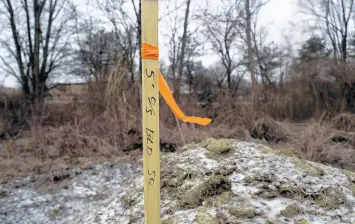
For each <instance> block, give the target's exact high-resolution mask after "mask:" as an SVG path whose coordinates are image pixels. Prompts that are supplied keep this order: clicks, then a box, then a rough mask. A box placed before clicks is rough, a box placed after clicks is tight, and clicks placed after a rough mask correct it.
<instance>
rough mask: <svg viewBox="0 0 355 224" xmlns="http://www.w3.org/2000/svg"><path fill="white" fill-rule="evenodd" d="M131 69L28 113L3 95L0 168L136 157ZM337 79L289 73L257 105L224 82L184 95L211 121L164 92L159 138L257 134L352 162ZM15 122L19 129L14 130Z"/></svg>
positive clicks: (173, 142) (349, 123)
mask: <svg viewBox="0 0 355 224" xmlns="http://www.w3.org/2000/svg"><path fill="white" fill-rule="evenodd" d="M331 72H332V76H333V77H335V76H336V75H334V74H335V71H333V70H331ZM346 72H347V73H349V72H350V71H349V70H347V71H346ZM126 74H127V70H126V69H124V68H121V67H116V68H115V69H114V70H113V71H112V72H111V73H110V74H109V76H108V80H107V81H97V82H90V83H88V85H87V90H88V91H87V92H85V93H84V94H83V95H80V100H78V101H73V102H70V103H67V104H62V103H61V104H53V103H51V104H45V105H44V106H43V108H42V110H41V111H40V113H37V114H32V116H31V117H26V116H25V109H24V108H23V107H22V102H23V101H22V99H21V98H19V97H18V98H16V97H14V98H11V97H8V96H7V97H4V98H2V100H1V102H0V115H1V119H0V121H1V126H2V133H3V134H2V136H0V137H1V138H2V140H1V143H0V144H1V145H2V148H1V150H0V175H2V174H7V175H27V174H28V173H48V172H52V171H53V170H56V169H59V170H61V169H67V168H70V167H73V166H74V167H75V166H86V163H87V162H88V161H91V162H93V161H97V162H99V161H100V160H111V159H115V158H120V157H125V156H127V155H133V156H131V157H133V159H134V158H137V157H138V158H139V155H140V154H141V152H142V144H141V143H142V135H141V108H140V104H139V103H138V102H139V96H138V94H137V88H139V87H140V86H139V83H135V84H132V83H129V81H128V79H127V76H126ZM305 74H308V73H305ZM333 82H335V83H336V84H334V85H332V84H333ZM339 83H341V81H331V82H330V81H326V80H320V79H318V78H316V77H315V76H312V77H308V78H302V77H295V78H292V79H291V80H290V81H288V82H286V83H284V85H283V88H282V89H277V90H273V91H269V90H268V89H265V91H264V92H263V93H264V95H265V97H264V99H263V100H262V101H261V102H260V108H259V110H258V111H255V110H254V109H253V107H252V105H251V103H250V101H249V100H248V97H249V96H248V95H244V99H238V98H237V97H236V96H238V95H236V93H235V92H230V91H228V90H225V89H218V88H213V89H212V93H213V94H212V101H211V102H212V103H209V104H207V105H206V106H201V105H199V104H198V103H197V99H198V95H197V94H194V93H191V94H189V95H182V96H181V100H180V102H181V103H180V104H179V106H180V107H181V109H182V110H183V111H184V113H186V114H187V115H194V116H202V117H212V118H213V122H212V123H211V124H210V125H208V126H206V127H205V126H198V125H195V124H188V123H183V122H181V121H179V120H177V119H176V118H175V117H174V115H173V113H172V112H171V110H170V109H169V107H168V106H167V105H166V104H165V102H164V101H163V100H162V99H161V100H160V130H161V146H162V148H163V147H167V145H168V148H174V147H175V148H176V147H178V146H182V145H183V144H187V143H191V142H196V141H200V140H203V139H204V138H206V137H215V138H233V139H239V140H245V141H252V140H253V139H252V138H256V139H260V140H265V141H267V142H268V143H269V144H276V145H278V146H279V147H278V148H280V149H281V150H283V149H284V148H286V146H287V147H289V146H290V147H292V148H294V149H295V150H298V151H299V152H300V153H303V154H304V155H305V157H306V158H307V159H309V160H312V161H317V162H323V163H327V164H332V165H335V166H338V167H343V168H349V169H355V165H353V164H355V163H354V162H355V153H354V148H355V143H354V139H355V134H354V132H355V130H354V129H355V125H354V124H355V123H354V120H355V117H354V115H352V114H349V113H343V112H346V111H347V107H346V103H347V102H345V101H344V95H342V89H341V85H340V84H339ZM244 92H248V91H244ZM239 94H241V93H239ZM16 125H17V126H18V128H14V127H16ZM12 129H13V130H17V131H16V133H15V134H9V133H10V132H11V130H12ZM132 152H134V154H132Z"/></svg>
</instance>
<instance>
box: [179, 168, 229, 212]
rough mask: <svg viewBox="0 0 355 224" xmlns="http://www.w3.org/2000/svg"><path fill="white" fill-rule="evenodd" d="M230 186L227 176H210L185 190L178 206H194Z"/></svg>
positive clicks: (227, 189) (226, 189)
mask: <svg viewBox="0 0 355 224" xmlns="http://www.w3.org/2000/svg"><path fill="white" fill-rule="evenodd" d="M231 186H232V185H231V181H230V179H229V178H227V177H224V176H221V175H218V176H211V177H210V178H208V179H207V180H205V181H204V182H202V183H201V184H199V185H197V186H195V187H194V188H192V189H190V190H187V191H185V193H184V194H183V195H182V197H181V200H180V206H181V207H183V208H196V207H197V206H199V205H201V204H202V202H203V201H204V200H206V199H207V198H209V197H212V196H215V195H221V194H222V193H223V192H225V191H230V190H231Z"/></svg>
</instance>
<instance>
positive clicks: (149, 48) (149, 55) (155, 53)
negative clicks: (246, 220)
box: [142, 43, 212, 125]
mask: <svg viewBox="0 0 355 224" xmlns="http://www.w3.org/2000/svg"><path fill="white" fill-rule="evenodd" d="M142 59H153V60H159V50H158V47H157V46H153V45H150V44H147V43H143V44H142ZM158 73H159V74H158V76H159V92H160V94H161V95H162V97H163V99H164V100H165V102H166V103H167V104H168V106H169V107H170V109H171V111H172V112H173V113H174V114H175V116H176V117H177V118H179V119H180V120H182V121H184V122H190V123H196V124H200V125H208V124H209V123H211V121H212V120H211V119H209V118H201V117H194V116H186V115H185V114H184V113H183V112H182V111H181V109H180V108H179V106H178V105H177V103H176V101H175V99H174V97H173V94H172V93H171V91H170V89H169V86H168V84H167V83H166V81H165V79H164V77H163V75H162V74H161V72H160V71H159V72H158Z"/></svg>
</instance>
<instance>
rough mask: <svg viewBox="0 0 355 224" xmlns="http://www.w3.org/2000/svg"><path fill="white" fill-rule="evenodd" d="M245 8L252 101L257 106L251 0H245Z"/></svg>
mask: <svg viewBox="0 0 355 224" xmlns="http://www.w3.org/2000/svg"><path fill="white" fill-rule="evenodd" d="M245 10H246V16H247V18H246V25H247V26H246V33H247V44H248V56H249V70H250V76H251V85H252V94H251V95H252V101H253V106H254V107H255V106H257V101H258V92H257V91H258V89H257V83H256V80H255V72H254V56H253V49H252V42H251V25H250V24H251V13H250V2H249V0H245Z"/></svg>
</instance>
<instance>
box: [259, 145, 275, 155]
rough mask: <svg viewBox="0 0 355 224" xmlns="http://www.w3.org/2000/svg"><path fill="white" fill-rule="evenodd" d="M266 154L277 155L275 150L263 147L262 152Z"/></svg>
mask: <svg viewBox="0 0 355 224" xmlns="http://www.w3.org/2000/svg"><path fill="white" fill-rule="evenodd" d="M261 151H262V152H263V153H264V154H275V150H273V149H272V148H270V147H268V146H263V148H262V150H261Z"/></svg>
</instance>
